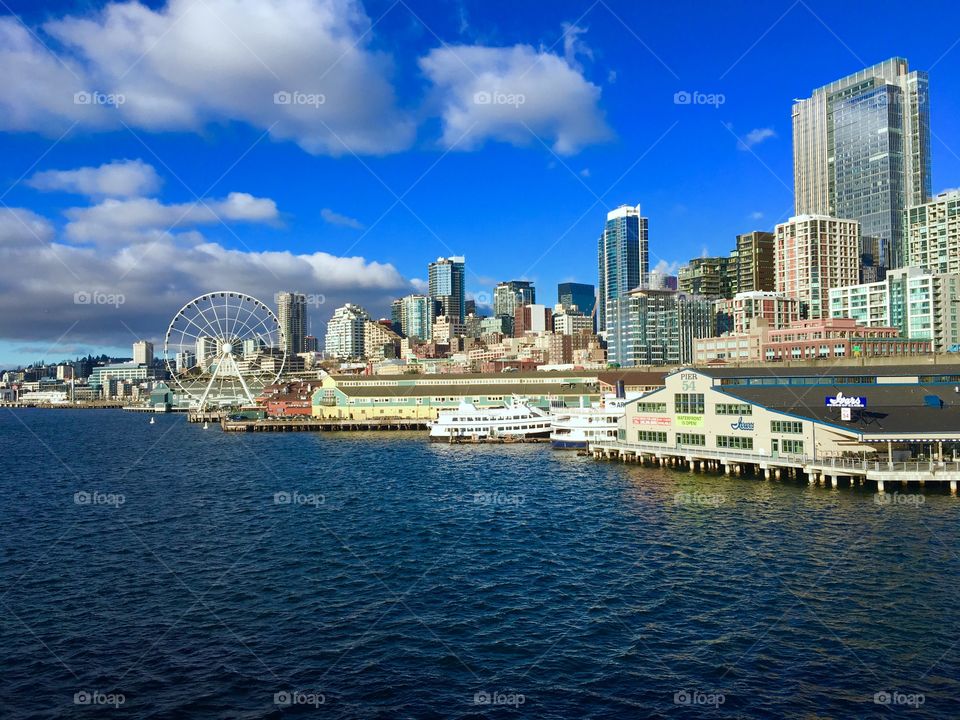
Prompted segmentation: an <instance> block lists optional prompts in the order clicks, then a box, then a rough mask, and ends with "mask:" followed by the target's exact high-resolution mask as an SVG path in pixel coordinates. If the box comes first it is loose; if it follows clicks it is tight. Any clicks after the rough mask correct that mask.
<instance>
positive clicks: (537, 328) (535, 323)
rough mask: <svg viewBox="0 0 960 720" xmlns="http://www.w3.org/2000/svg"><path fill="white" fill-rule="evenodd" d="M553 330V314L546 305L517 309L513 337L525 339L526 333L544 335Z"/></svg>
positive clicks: (525, 306) (522, 306)
mask: <svg viewBox="0 0 960 720" xmlns="http://www.w3.org/2000/svg"><path fill="white" fill-rule="evenodd" d="M547 330H553V313H552V312H551V311H550V308H548V307H547V306H546V305H536V304H533V305H521V306H520V307H518V308H517V312H516V314H515V315H514V320H513V336H514V337H523V335H524V333H528V332H536V333H542V332H546V331H547Z"/></svg>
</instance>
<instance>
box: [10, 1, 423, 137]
mask: <svg viewBox="0 0 960 720" xmlns="http://www.w3.org/2000/svg"><path fill="white" fill-rule="evenodd" d="M369 30H370V20H369V18H368V17H367V16H366V14H365V13H364V11H363V8H362V7H361V5H360V4H359V2H357V1H356V0H272V1H271V2H270V3H263V2H259V1H258V0H204V1H203V2H195V1H194V0H169V2H168V3H167V4H166V5H165V6H163V7H162V8H160V9H157V10H153V9H151V8H148V7H146V6H145V5H142V4H140V3H136V2H124V3H120V2H111V3H109V4H107V5H106V6H105V7H104V8H103V9H102V10H101V11H99V12H98V13H96V14H95V15H90V16H66V17H63V18H60V19H56V20H52V21H50V22H48V23H46V24H45V25H44V26H43V27H42V28H37V29H35V32H36V33H37V35H38V36H39V38H40V40H43V41H44V42H45V43H46V44H47V45H50V46H52V47H55V48H57V52H58V55H57V57H54V56H52V55H51V52H50V51H49V50H47V49H46V48H45V47H44V46H43V45H42V44H41V42H40V41H39V40H38V39H37V38H35V37H34V36H33V35H32V34H31V32H29V31H28V30H27V29H26V28H24V27H23V26H22V25H20V23H19V22H18V21H17V20H16V19H14V18H11V17H4V18H0V72H2V73H3V77H4V79H5V82H4V85H5V87H4V92H3V94H2V95H0V129H3V130H19V131H36V130H40V131H45V132H47V133H51V134H59V133H61V132H63V131H65V130H66V129H67V128H69V127H70V126H71V125H72V123H74V122H77V123H79V124H80V126H81V128H86V129H95V130H98V129H116V128H122V123H126V124H127V125H130V126H132V127H136V128H146V129H148V130H190V131H201V130H202V129H203V128H204V127H205V126H206V125H207V124H209V123H211V122H225V121H233V120H239V121H242V122H246V123H249V124H250V125H252V126H254V127H256V128H259V129H262V130H264V131H269V133H270V135H271V136H272V137H273V138H275V139H289V140H293V141H295V142H297V143H298V144H299V145H300V146H301V147H303V148H304V149H305V150H307V151H308V152H311V153H317V154H320V153H325V154H332V155H339V154H343V153H346V152H350V151H353V152H357V153H386V152H391V151H396V150H400V149H404V148H406V147H408V146H409V145H410V143H411V142H412V140H413V134H414V124H413V122H412V121H411V120H410V118H409V117H408V116H407V115H406V114H405V113H404V112H402V111H401V110H399V109H398V107H397V104H396V98H395V96H394V90H393V86H392V85H391V82H390V74H391V72H392V63H391V62H390V59H389V58H388V57H387V56H385V55H383V54H382V53H378V52H375V51H372V50H370V49H369V48H368V47H367V42H368V41H369V40H370V36H369V34H368V31H369ZM361 88H362V92H358V89H361ZM279 92H287V93H290V95H288V96H286V97H287V99H289V102H286V103H284V102H282V100H283V97H281V98H280V102H276V101H275V94H276V93H279ZM75 93H87V95H85V96H80V100H81V102H80V103H79V104H78V103H77V102H75ZM91 93H101V94H102V96H101V95H91ZM297 93H300V94H299V95H298V94H297ZM105 96H111V97H112V100H111V97H105ZM83 100H87V101H88V102H86V103H84V102H82V101H83ZM101 100H102V101H103V102H100V101H101ZM344 145H346V147H344Z"/></svg>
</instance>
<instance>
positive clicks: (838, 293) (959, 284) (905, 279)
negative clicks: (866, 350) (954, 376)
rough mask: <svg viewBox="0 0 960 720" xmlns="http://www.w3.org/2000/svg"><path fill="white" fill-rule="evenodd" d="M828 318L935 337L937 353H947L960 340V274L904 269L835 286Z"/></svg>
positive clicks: (916, 336) (912, 335)
mask: <svg viewBox="0 0 960 720" xmlns="http://www.w3.org/2000/svg"><path fill="white" fill-rule="evenodd" d="M830 317H832V318H852V319H853V320H856V321H857V322H858V323H860V324H862V325H866V326H867V327H896V328H899V329H900V333H901V334H902V335H903V336H904V337H907V338H910V339H912V340H930V341H932V342H933V350H934V352H941V353H942V352H947V351H948V350H950V349H951V348H953V347H955V346H957V345H958V344H960V275H956V274H948V273H928V272H926V271H924V270H923V269H922V268H919V267H910V268H900V269H898V270H891V271H890V272H888V273H887V276H886V277H885V278H884V279H883V280H881V281H879V282H874V283H861V284H858V285H850V286H848V287H842V288H834V289H833V290H831V291H830Z"/></svg>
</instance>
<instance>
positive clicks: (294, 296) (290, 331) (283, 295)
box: [274, 292, 307, 355]
mask: <svg viewBox="0 0 960 720" xmlns="http://www.w3.org/2000/svg"><path fill="white" fill-rule="evenodd" d="M274 302H276V303H277V320H278V321H279V322H280V329H281V330H282V331H283V342H284V345H283V350H284V352H285V353H287V355H296V354H297V353H302V352H306V349H307V346H306V341H305V338H306V337H307V296H306V295H304V294H303V293H295V292H279V293H277V294H276V297H275V298H274Z"/></svg>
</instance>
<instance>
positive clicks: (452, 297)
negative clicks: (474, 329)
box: [427, 257, 466, 323]
mask: <svg viewBox="0 0 960 720" xmlns="http://www.w3.org/2000/svg"><path fill="white" fill-rule="evenodd" d="M465 269H466V261H465V260H464V258H462V257H450V258H437V261H436V262H432V263H430V265H429V266H428V267H427V286H428V288H429V293H430V298H431V299H432V300H433V303H434V309H435V314H434V317H437V316H440V315H445V316H446V317H448V318H452V319H454V320H456V321H457V322H461V323H462V322H463V318H464V317H465V316H466V307H465V301H466V298H465V297H464V275H465Z"/></svg>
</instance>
